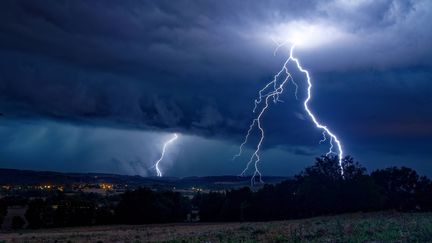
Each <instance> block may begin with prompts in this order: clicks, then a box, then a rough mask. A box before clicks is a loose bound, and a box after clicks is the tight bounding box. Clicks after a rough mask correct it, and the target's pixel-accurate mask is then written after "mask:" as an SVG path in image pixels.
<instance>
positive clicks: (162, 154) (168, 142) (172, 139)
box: [154, 133, 178, 177]
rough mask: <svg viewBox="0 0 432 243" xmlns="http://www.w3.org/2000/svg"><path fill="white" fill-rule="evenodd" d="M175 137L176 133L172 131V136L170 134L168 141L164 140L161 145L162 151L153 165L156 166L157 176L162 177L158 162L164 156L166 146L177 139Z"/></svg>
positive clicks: (176, 136)
mask: <svg viewBox="0 0 432 243" xmlns="http://www.w3.org/2000/svg"><path fill="white" fill-rule="evenodd" d="M177 138H178V135H177V133H174V134H173V136H172V138H170V139H169V140H168V141H166V142H165V143H164V145H163V147H162V153H161V156H160V158H159V159H158V160H157V161H156V162H155V165H154V167H155V168H156V173H157V176H158V177H162V171H161V170H160V169H159V163H160V162H161V161H162V160H163V158H164V156H165V151H166V148H167V146H168V145H169V144H171V143H172V142H174V141H175V140H177Z"/></svg>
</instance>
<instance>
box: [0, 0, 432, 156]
mask: <svg viewBox="0 0 432 243" xmlns="http://www.w3.org/2000/svg"><path fill="white" fill-rule="evenodd" d="M431 5H432V4H431V2H430V1H390V0H389V1H369V0H363V1H343V0H336V1H228V0H226V1H196V2H191V1H8V0H5V1H1V3H0V55H1V56H2V58H1V60H0V101H1V102H0V111H1V112H2V113H4V114H5V116H4V117H8V118H9V117H11V119H36V118H49V119H56V120H60V121H66V122H73V123H76V124H91V125H94V126H114V127H119V128H143V129H163V130H166V131H170V130H175V131H180V132H184V133H189V134H200V135H203V136H207V135H218V136H220V137H222V138H228V139H235V141H239V139H241V138H240V137H241V136H242V134H243V132H244V131H245V129H246V128H247V126H248V122H249V121H250V119H251V116H252V114H251V110H250V109H251V108H252V104H253V99H254V98H255V96H256V91H257V89H258V88H260V87H262V85H263V84H264V82H266V81H267V80H269V79H270V78H271V77H272V74H273V73H274V72H275V71H276V70H277V68H278V67H279V66H280V65H281V63H282V61H283V58H284V53H283V52H282V51H281V52H279V55H277V56H276V57H275V56H273V48H274V47H275V46H274V44H273V43H272V42H271V40H270V38H269V37H270V35H276V36H277V35H282V36H283V35H284V34H285V32H290V31H291V30H293V31H295V30H296V29H295V27H296V26H303V25H306V26H308V25H311V26H316V27H315V28H318V30H319V31H321V30H320V29H321V28H322V33H323V34H325V32H326V31H327V30H326V29H325V28H327V27H328V28H330V29H332V30H334V31H335V33H334V35H333V37H334V38H336V39H335V40H334V41H333V42H329V43H326V44H323V45H322V46H314V47H313V48H304V49H302V48H301V47H300V49H299V50H298V55H299V57H300V58H301V60H302V63H303V64H304V65H305V66H307V67H308V68H309V69H310V70H311V73H312V77H313V79H314V83H315V87H314V94H315V96H314V99H313V104H312V108H313V109H314V110H315V111H316V113H317V114H319V117H320V119H322V121H324V122H325V123H327V124H329V126H330V127H335V129H334V130H337V133H338V134H339V135H340V136H341V137H342V138H343V139H344V141H347V142H346V143H347V144H353V145H352V147H359V148H360V147H368V146H369V147H375V146H378V145H379V144H389V145H387V146H388V147H389V148H391V147H392V144H393V143H394V142H395V141H397V140H402V139H405V138H407V137H411V139H412V140H410V141H413V142H412V143H416V141H420V140H416V139H419V138H425V137H426V138H430V137H431V134H432V126H431V125H430V124H432V122H431V121H432V113H431V109H430V107H431V106H432V100H431V98H430V97H431V96H430V93H431V92H432V85H431V84H430V80H431V77H432V70H431V63H432V62H431V60H432V48H431V43H432V31H430V30H429V29H428V28H426V26H428V24H429V23H430V21H432V15H431V11H430V9H431V8H432V6H431ZM319 33H321V32H319ZM329 37H332V36H324V35H323V36H317V37H315V38H316V39H318V40H317V41H325V39H326V38H329ZM333 37H332V38H333ZM300 95H304V94H300ZM284 100H285V101H286V102H285V103H283V104H278V105H277V106H275V107H274V108H273V107H272V108H273V110H272V111H270V112H269V114H268V115H267V116H266V118H265V121H264V122H265V126H266V128H267V129H268V130H267V134H268V136H267V137H268V139H267V140H266V146H268V147H271V146H276V145H278V146H282V147H283V146H289V145H299V144H300V145H305V146H312V145H314V144H315V141H318V140H319V139H320V136H321V134H320V133H319V132H317V131H315V130H313V126H312V124H311V123H310V122H309V121H308V120H307V119H306V120H302V119H299V117H300V118H301V117H302V115H304V112H303V111H302V108H301V103H300V102H298V101H296V100H295V99H293V98H292V93H289V92H288V93H287V94H286V95H284ZM2 119H4V118H3V117H2ZM410 144H411V142H410ZM402 146H404V145H403V144H402V145H398V147H394V150H400V147H402ZM412 147H415V145H412ZM287 149H288V150H290V149H291V151H294V152H295V153H302V154H305V153H311V152H309V151H307V150H299V149H294V150H293V149H292V148H287ZM413 149H414V148H413Z"/></svg>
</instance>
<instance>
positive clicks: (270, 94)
mask: <svg viewBox="0 0 432 243" xmlns="http://www.w3.org/2000/svg"><path fill="white" fill-rule="evenodd" d="M285 44H286V42H285V43H282V44H279V43H277V45H278V46H277V48H276V49H275V54H276V52H277V51H278V49H279V48H280V47H282V46H283V45H285ZM294 48H295V45H294V44H293V45H292V46H291V49H290V55H289V57H288V58H287V59H286V61H285V63H284V64H283V66H282V68H281V69H280V70H279V72H277V73H276V75H275V76H274V77H273V79H272V80H271V81H270V82H269V83H267V84H266V85H265V86H264V88H262V89H261V90H260V91H259V92H258V98H257V99H255V101H254V108H253V112H254V113H257V116H256V117H255V118H254V119H253V120H252V123H251V125H250V126H249V129H248V131H247V133H246V136H245V139H244V140H243V142H242V143H241V144H240V147H239V152H238V153H237V154H236V155H234V157H233V159H236V158H237V157H239V156H240V155H241V154H242V153H243V147H244V146H245V145H246V143H247V142H248V139H249V136H250V134H251V132H252V131H253V130H254V128H255V127H257V128H258V130H259V134H260V138H259V141H258V143H257V146H256V147H255V150H254V152H253V153H252V155H251V157H250V159H249V161H248V163H247V164H246V167H245V169H244V170H243V171H242V172H241V174H240V175H241V176H244V175H245V173H246V172H247V171H248V170H249V167H250V166H251V164H252V163H253V164H254V169H255V171H254V173H253V174H252V177H251V185H252V186H253V185H254V184H255V183H256V177H257V176H258V177H259V182H260V183H262V182H263V181H262V178H261V177H262V175H261V172H260V171H259V168H258V163H259V162H260V160H261V158H260V149H261V146H262V143H263V141H264V137H265V132H264V129H263V127H262V124H261V121H262V120H261V119H262V117H263V114H264V113H265V112H266V110H267V109H268V107H269V101H273V102H274V103H277V102H280V101H281V100H280V99H279V96H280V95H281V94H282V93H283V92H284V87H285V85H286V84H287V82H288V81H291V83H292V84H293V85H294V86H295V96H296V98H297V99H298V96H297V91H298V87H299V86H298V85H297V83H296V82H295V81H294V79H293V77H292V75H291V73H290V72H289V70H288V64H289V63H290V61H291V62H294V63H295V65H296V67H297V68H298V70H299V71H300V72H302V73H304V74H305V75H306V81H307V96H306V99H305V100H304V101H303V107H304V110H305V111H306V113H307V114H308V115H309V117H310V118H311V120H312V121H313V123H314V124H315V126H316V127H317V128H319V129H321V130H323V139H322V140H321V141H320V143H322V142H325V141H326V140H327V136H329V137H330V141H329V144H330V149H329V151H328V153H327V155H329V154H332V153H334V151H333V148H334V146H333V142H335V143H336V146H337V149H338V158H339V166H340V168H341V172H342V175H343V167H342V157H343V150H342V144H341V142H340V140H339V138H338V137H337V136H336V135H335V134H334V133H333V132H332V131H331V130H330V129H329V128H328V127H327V126H325V125H322V124H321V123H320V122H319V121H318V120H317V118H316V117H315V115H314V114H313V113H312V111H311V110H310V108H309V102H310V100H311V98H312V92H311V90H312V82H311V78H310V75H309V72H308V71H307V70H306V69H304V68H303V67H302V66H301V65H300V62H299V60H298V59H297V58H295V57H294ZM281 77H282V78H283V79H282V82H280V83H279V84H278V80H280V78H281ZM260 105H261V106H260ZM257 109H258V111H257Z"/></svg>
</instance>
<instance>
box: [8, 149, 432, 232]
mask: <svg viewBox="0 0 432 243" xmlns="http://www.w3.org/2000/svg"><path fill="white" fill-rule="evenodd" d="M342 162H343V163H342V165H343V168H344V175H343V176H342V175H341V173H340V172H341V171H340V170H341V169H340V167H339V165H338V158H337V157H335V156H322V157H319V158H316V161H315V164H313V165H312V166H310V167H307V168H305V169H304V170H303V171H301V172H300V173H299V174H298V175H296V176H294V177H293V178H292V179H289V180H286V181H283V182H282V183H279V184H275V185H270V184H265V185H264V186H263V187H262V188H259V189H256V188H255V189H256V190H255V191H253V190H251V188H249V187H244V188H239V189H233V190H227V191H224V192H220V191H217V192H216V191H215V192H210V193H198V194H196V195H195V196H194V197H193V198H192V199H189V198H187V197H185V196H182V195H181V194H180V193H178V192H173V191H157V190H152V189H149V188H140V189H137V190H134V191H127V192H125V193H124V194H121V195H117V196H109V197H104V196H100V195H96V194H78V195H74V196H67V195H65V194H63V193H58V194H55V195H51V196H48V197H47V198H45V199H32V200H30V199H26V198H23V197H12V198H2V199H0V221H1V219H2V218H4V216H5V215H6V208H7V207H8V206H9V205H17V204H18V205H28V210H27V212H26V214H25V217H26V220H27V221H28V227H29V228H47V227H66V226H87V225H101V224H147V223H166V222H184V221H187V220H188V219H190V215H189V217H188V214H191V213H192V212H194V213H196V212H198V214H199V218H200V221H203V222H217V221H219V222H220V221H268V220H284V219H296V218H306V217H313V216H319V215H333V214H340V213H349V212H369V211H379V210H397V211H418V212H421V211H431V210H432V182H431V180H430V179H428V178H426V177H425V176H419V175H418V174H417V172H416V171H414V170H413V169H410V168H406V167H401V168H398V167H390V168H386V169H380V170H376V171H374V172H372V173H370V174H368V173H367V171H366V169H365V168H364V167H363V166H361V165H360V164H359V163H358V162H355V161H354V159H353V158H352V157H345V158H344V159H343V161H342ZM14 227H16V228H20V227H22V222H19V220H18V219H15V222H14Z"/></svg>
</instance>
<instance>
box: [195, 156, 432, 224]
mask: <svg viewBox="0 0 432 243" xmlns="http://www.w3.org/2000/svg"><path fill="white" fill-rule="evenodd" d="M342 168H343V173H342V169H341V167H340V166H339V161H338V158H337V157H334V156H323V157H320V158H317V159H316V162H315V164H314V165H313V166H310V167H307V168H306V169H304V170H303V171H302V172H301V173H299V174H298V175H296V176H295V177H294V178H293V179H290V180H286V181H284V182H282V183H280V184H276V185H264V187H263V188H261V189H260V190H258V191H256V192H253V191H251V189H250V188H242V189H238V190H230V191H227V192H226V193H225V194H221V193H209V194H200V195H197V196H196V197H195V198H194V200H193V203H194V204H195V205H196V206H197V207H198V208H199V209H200V217H201V221H264V220H283V219H294V218H304V217H312V216H319V215H331V214H340V213H349V212H359V211H362V212H368V211H378V210H398V211H430V210H432V183H431V180H429V179H428V178H427V177H425V176H419V175H418V174H417V172H416V171H414V170H413V169H410V168H407V167H401V168H398V167H391V168H386V169H380V170H376V171H374V172H372V173H370V174H368V173H367V172H366V169H365V168H364V167H363V166H361V165H360V164H359V163H357V162H355V161H354V159H353V158H352V157H345V158H344V159H343V160H342Z"/></svg>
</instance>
